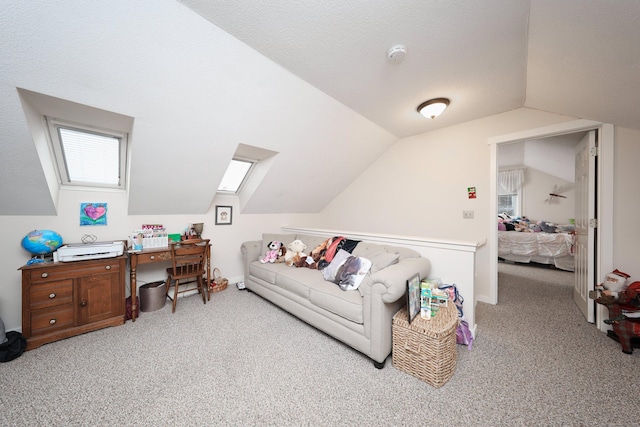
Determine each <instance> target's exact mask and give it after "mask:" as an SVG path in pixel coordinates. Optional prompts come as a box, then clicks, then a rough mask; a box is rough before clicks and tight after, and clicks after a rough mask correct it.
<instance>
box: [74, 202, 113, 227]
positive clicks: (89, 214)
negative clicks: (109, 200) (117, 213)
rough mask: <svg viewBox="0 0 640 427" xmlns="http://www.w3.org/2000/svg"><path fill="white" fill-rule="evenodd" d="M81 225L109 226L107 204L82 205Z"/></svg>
mask: <svg viewBox="0 0 640 427" xmlns="http://www.w3.org/2000/svg"><path fill="white" fill-rule="evenodd" d="M80 225H81V226H83V225H107V204H106V203H80Z"/></svg>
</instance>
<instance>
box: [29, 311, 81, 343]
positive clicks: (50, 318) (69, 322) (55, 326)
mask: <svg viewBox="0 0 640 427" xmlns="http://www.w3.org/2000/svg"><path fill="white" fill-rule="evenodd" d="M71 326H73V304H66V305H60V306H55V307H50V308H44V309H42V310H36V311H32V312H31V336H36V335H44V334H48V333H50V332H54V331H57V330H59V329H65V328H69V327H71Z"/></svg>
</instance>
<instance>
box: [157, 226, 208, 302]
mask: <svg viewBox="0 0 640 427" xmlns="http://www.w3.org/2000/svg"><path fill="white" fill-rule="evenodd" d="M208 247H209V239H203V240H196V241H190V242H188V241H182V242H177V243H174V244H172V245H171V264H172V265H171V267H170V268H167V274H168V277H167V293H166V295H167V296H169V287H171V286H173V297H171V296H169V298H171V299H172V300H173V308H172V310H171V312H172V313H175V312H176V302H177V301H178V294H179V293H184V292H189V291H193V290H195V289H196V288H187V289H182V290H180V289H179V286H180V281H181V280H184V279H192V280H191V282H193V279H195V282H196V283H197V285H198V287H197V289H198V292H199V293H200V294H201V295H202V301H203V302H204V303H205V304H206V303H207V299H208V293H209V286H208V284H207V283H205V280H204V279H203V278H202V276H203V275H204V274H206V271H205V268H206V265H205V264H206V253H207V248H208ZM172 281H173V282H174V283H173V285H172V284H171V282H172Z"/></svg>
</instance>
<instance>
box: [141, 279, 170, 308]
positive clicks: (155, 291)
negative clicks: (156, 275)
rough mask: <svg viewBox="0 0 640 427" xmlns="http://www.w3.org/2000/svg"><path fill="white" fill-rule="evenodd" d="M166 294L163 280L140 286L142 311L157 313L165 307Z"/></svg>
mask: <svg viewBox="0 0 640 427" xmlns="http://www.w3.org/2000/svg"><path fill="white" fill-rule="evenodd" d="M166 292H167V289H166V285H165V283H164V281H162V280H160V281H158V282H151V283H147V284H146V285H142V286H140V311H156V310H159V309H161V308H162V307H164V303H165V301H166V298H167V297H166Z"/></svg>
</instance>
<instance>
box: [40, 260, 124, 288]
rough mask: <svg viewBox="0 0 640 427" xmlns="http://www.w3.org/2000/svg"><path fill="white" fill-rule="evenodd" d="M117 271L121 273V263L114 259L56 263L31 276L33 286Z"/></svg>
mask: <svg viewBox="0 0 640 427" xmlns="http://www.w3.org/2000/svg"><path fill="white" fill-rule="evenodd" d="M116 271H120V263H119V262H118V261H117V260H116V259H115V258H114V260H113V261H111V262H106V261H105V260H100V261H95V262H91V263H83V262H78V263H76V264H74V263H72V262H70V263H66V264H60V263H56V264H53V265H52V266H50V267H48V268H47V267H43V268H38V269H35V270H32V271H31V272H30V273H29V274H30V279H31V284H32V285H33V284H36V283H45V282H53V281H57V280H61V279H72V278H75V277H84V276H90V275H92V274H97V273H104V272H116Z"/></svg>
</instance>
